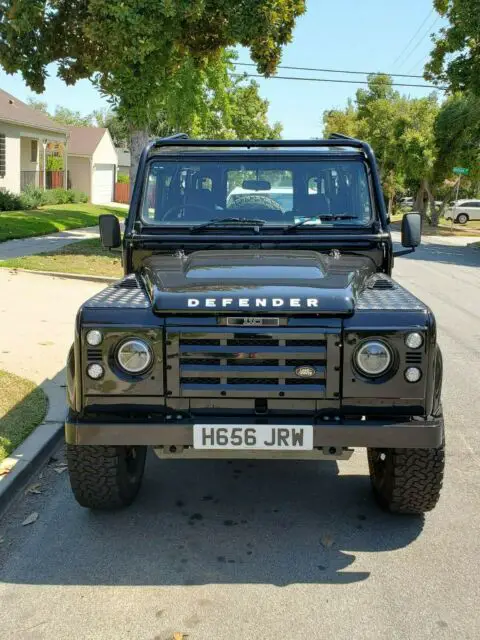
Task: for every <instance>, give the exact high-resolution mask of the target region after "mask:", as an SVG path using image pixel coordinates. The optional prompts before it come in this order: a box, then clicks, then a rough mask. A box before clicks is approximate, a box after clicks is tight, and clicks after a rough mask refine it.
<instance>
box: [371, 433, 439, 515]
mask: <svg viewBox="0 0 480 640" xmlns="http://www.w3.org/2000/svg"><path fill="white" fill-rule="evenodd" d="M367 455H368V466H369V469H370V480H371V483H372V489H373V493H374V495H375V498H376V500H377V502H378V503H379V504H380V506H381V507H382V508H383V509H386V510H388V511H392V512H395V513H425V512H426V511H431V510H432V509H433V508H434V507H435V505H436V504H437V502H438V499H439V497H440V491H441V489H442V483H443V472H444V467H445V444H442V445H441V446H440V447H438V448H437V449H368V450H367Z"/></svg>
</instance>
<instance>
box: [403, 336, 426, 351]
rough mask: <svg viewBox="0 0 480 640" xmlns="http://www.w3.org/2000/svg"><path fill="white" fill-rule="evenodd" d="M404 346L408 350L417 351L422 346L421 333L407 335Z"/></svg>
mask: <svg viewBox="0 0 480 640" xmlns="http://www.w3.org/2000/svg"><path fill="white" fill-rule="evenodd" d="M405 344H406V345H407V347H408V348H409V349H418V348H419V347H421V346H422V344H423V336H422V334H421V333H409V334H408V335H407V337H406V338H405Z"/></svg>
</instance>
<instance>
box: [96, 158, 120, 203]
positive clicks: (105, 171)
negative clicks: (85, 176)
mask: <svg viewBox="0 0 480 640" xmlns="http://www.w3.org/2000/svg"><path fill="white" fill-rule="evenodd" d="M114 175H115V165H113V164H96V165H95V167H94V169H93V188H92V202H93V203H94V204H105V203H107V202H112V200H113V177H114Z"/></svg>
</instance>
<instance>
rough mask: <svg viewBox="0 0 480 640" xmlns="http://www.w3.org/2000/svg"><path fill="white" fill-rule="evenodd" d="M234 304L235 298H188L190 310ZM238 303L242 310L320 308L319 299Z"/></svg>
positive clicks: (240, 301) (253, 299)
mask: <svg viewBox="0 0 480 640" xmlns="http://www.w3.org/2000/svg"><path fill="white" fill-rule="evenodd" d="M234 302H235V301H234V299H233V298H205V299H204V300H200V299H199V298H188V302H187V306H188V308H189V309H192V308H193V309H196V308H197V307H201V305H202V303H203V305H204V308H208V309H212V308H213V309H219V308H222V309H225V308H226V307H231V306H232V305H233V304H234ZM236 302H238V306H239V307H242V309H245V308H247V309H267V308H268V307H269V306H271V307H276V308H279V307H283V306H289V307H290V308H291V309H304V308H305V307H306V308H308V309H318V307H319V306H320V300H319V299H318V298H306V299H302V298H287V299H286V300H285V299H283V298H272V299H271V300H268V299H267V298H239V299H238V300H237V301H236Z"/></svg>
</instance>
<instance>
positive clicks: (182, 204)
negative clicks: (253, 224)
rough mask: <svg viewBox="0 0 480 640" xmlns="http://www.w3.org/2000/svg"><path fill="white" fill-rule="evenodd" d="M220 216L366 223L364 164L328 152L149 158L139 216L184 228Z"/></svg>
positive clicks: (268, 221) (368, 204)
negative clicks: (280, 157) (272, 157)
mask: <svg viewBox="0 0 480 640" xmlns="http://www.w3.org/2000/svg"><path fill="white" fill-rule="evenodd" d="M227 218H228V219H230V223H235V220H243V221H244V220H250V219H255V220H257V221H258V220H261V221H264V225H269V226H283V225H287V226H289V225H294V224H304V226H309V227H311V226H314V227H321V226H337V225H338V226H352V225H354V226H359V225H362V226H365V225H368V224H369V223H370V222H371V220H372V203H371V198H370V188H369V181H368V177H367V172H366V168H365V165H364V164H363V162H362V161H361V160H346V161H341V160H334V159H331V160H330V159H321V160H316V161H312V160H305V161H304V160H301V159H299V160H294V161H292V160H288V161H287V160H285V161H269V160H262V161H259V160H255V159H254V160H252V161H236V160H229V159H228V158H226V159H222V160H221V161H216V162H208V161H199V160H198V159H193V160H188V159H186V158H185V159H182V160H178V161H174V160H161V159H155V160H153V161H152V162H150V164H149V170H148V174H147V182H146V188H145V189H144V195H143V202H142V220H143V222H144V223H146V224H149V225H162V226H163V225H168V226H178V225H182V226H183V225H185V226H190V227H192V226H196V225H201V224H205V223H209V222H211V221H215V220H218V221H219V224H222V223H221V222H220V221H221V220H225V219H227ZM223 224H227V223H226V222H224V223H223Z"/></svg>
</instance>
